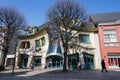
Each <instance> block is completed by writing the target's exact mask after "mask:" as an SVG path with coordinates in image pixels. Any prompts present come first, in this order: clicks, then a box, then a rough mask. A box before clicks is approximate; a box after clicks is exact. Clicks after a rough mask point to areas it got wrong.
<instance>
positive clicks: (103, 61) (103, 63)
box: [101, 59, 108, 72]
mask: <svg viewBox="0 0 120 80" xmlns="http://www.w3.org/2000/svg"><path fill="white" fill-rule="evenodd" d="M101 67H102V72H103V71H104V70H105V71H106V72H108V71H107V69H106V65H105V60H104V59H102V61H101Z"/></svg>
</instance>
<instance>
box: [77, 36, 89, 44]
mask: <svg viewBox="0 0 120 80" xmlns="http://www.w3.org/2000/svg"><path fill="white" fill-rule="evenodd" d="M79 41H80V42H82V43H90V38H89V35H87V34H80V35H79Z"/></svg>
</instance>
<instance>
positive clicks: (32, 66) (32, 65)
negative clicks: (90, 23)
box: [31, 61, 35, 70]
mask: <svg viewBox="0 0 120 80" xmlns="http://www.w3.org/2000/svg"><path fill="white" fill-rule="evenodd" d="M34 64H35V63H34V61H32V63H31V69H32V70H34Z"/></svg>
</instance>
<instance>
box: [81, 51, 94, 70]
mask: <svg viewBox="0 0 120 80" xmlns="http://www.w3.org/2000/svg"><path fill="white" fill-rule="evenodd" d="M83 57H84V62H85V69H94V61H93V59H94V55H92V54H88V53H85V52H83Z"/></svg>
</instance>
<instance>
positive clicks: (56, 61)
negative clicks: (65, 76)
mask: <svg viewBox="0 0 120 80" xmlns="http://www.w3.org/2000/svg"><path fill="white" fill-rule="evenodd" d="M47 63H48V65H47V67H48V68H61V67H62V58H61V57H58V56H51V57H49V58H47Z"/></svg>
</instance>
